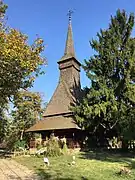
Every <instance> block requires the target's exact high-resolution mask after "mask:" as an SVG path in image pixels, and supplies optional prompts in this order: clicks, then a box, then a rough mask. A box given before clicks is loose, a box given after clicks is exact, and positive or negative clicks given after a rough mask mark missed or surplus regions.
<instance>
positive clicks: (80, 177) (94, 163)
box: [15, 152, 135, 180]
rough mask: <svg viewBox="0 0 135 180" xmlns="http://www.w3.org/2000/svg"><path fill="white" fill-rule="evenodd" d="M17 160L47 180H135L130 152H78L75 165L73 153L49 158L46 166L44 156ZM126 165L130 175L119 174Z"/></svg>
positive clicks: (133, 164) (134, 166) (134, 163)
mask: <svg viewBox="0 0 135 180" xmlns="http://www.w3.org/2000/svg"><path fill="white" fill-rule="evenodd" d="M15 160H16V161H17V162H19V163H21V164H23V165H25V166H27V167H28V168H30V169H33V170H35V172H37V173H38V174H39V175H40V176H41V179H45V180H47V179H48V180H56V179H58V180H124V179H129V180H135V160H134V158H133V156H130V154H129V155H125V154H124V155H121V154H112V153H111V154H110V153H93V152H89V153H78V154H77V155H76V164H75V165H73V166H72V165H71V162H72V156H71V155H67V156H60V157H52V158H49V161H50V166H49V167H44V164H43V157H36V156H35V157H34V156H33V157H16V158H15ZM124 166H126V167H128V168H131V174H130V175H119V172H120V168H121V167H124Z"/></svg>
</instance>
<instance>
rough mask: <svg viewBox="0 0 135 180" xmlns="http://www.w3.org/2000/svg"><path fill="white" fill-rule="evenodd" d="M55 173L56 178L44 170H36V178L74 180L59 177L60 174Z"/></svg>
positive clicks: (82, 178)
mask: <svg viewBox="0 0 135 180" xmlns="http://www.w3.org/2000/svg"><path fill="white" fill-rule="evenodd" d="M55 172H56V176H55V177H54V175H52V174H51V173H49V172H47V171H46V170H45V169H38V173H37V174H38V176H40V177H41V180H42V179H46V180H75V179H74V178H71V177H60V176H61V173H60V172H59V171H55ZM80 180H88V179H87V178H85V177H83V176H82V177H81V179H80Z"/></svg>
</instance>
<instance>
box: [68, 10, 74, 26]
mask: <svg viewBox="0 0 135 180" xmlns="http://www.w3.org/2000/svg"><path fill="white" fill-rule="evenodd" d="M73 13H74V11H72V10H69V11H68V14H67V16H68V19H69V23H71V19H72V14H73Z"/></svg>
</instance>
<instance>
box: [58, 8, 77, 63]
mask: <svg viewBox="0 0 135 180" xmlns="http://www.w3.org/2000/svg"><path fill="white" fill-rule="evenodd" d="M72 13H73V11H71V10H69V12H68V16H69V22H68V32H67V39H66V46H65V52H64V56H63V57H62V58H61V60H60V61H62V60H65V59H68V58H71V57H75V51H74V43H73V36H72V23H71V17H72Z"/></svg>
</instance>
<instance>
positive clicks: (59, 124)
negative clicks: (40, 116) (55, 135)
mask: <svg viewBox="0 0 135 180" xmlns="http://www.w3.org/2000/svg"><path fill="white" fill-rule="evenodd" d="M58 129H59V130H60V129H79V127H78V126H77V125H76V123H75V122H74V120H73V117H72V116H69V117H66V116H65V117H64V115H63V116H62V115H58V116H52V117H46V118H44V120H41V121H39V122H38V123H36V124H35V125H34V126H32V127H31V128H29V129H28V130H27V131H26V132H33V131H34V132H38V131H44V130H58Z"/></svg>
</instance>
